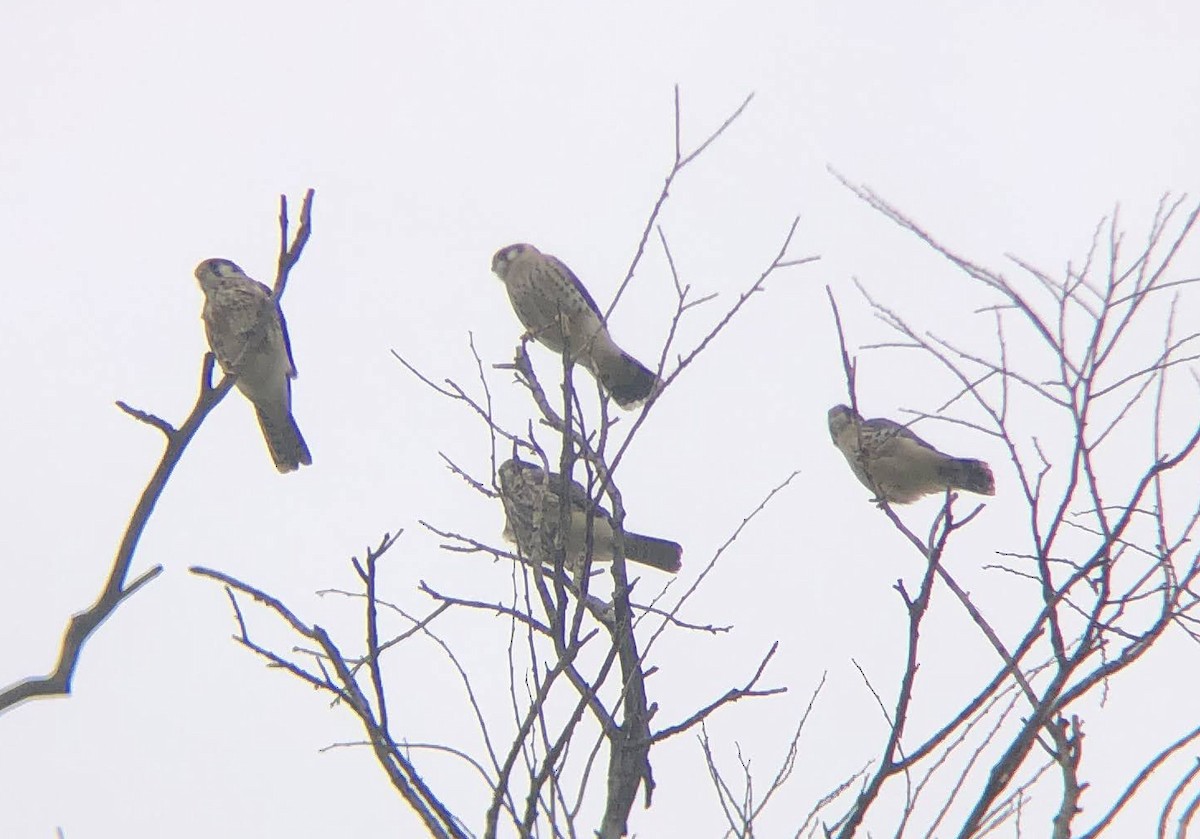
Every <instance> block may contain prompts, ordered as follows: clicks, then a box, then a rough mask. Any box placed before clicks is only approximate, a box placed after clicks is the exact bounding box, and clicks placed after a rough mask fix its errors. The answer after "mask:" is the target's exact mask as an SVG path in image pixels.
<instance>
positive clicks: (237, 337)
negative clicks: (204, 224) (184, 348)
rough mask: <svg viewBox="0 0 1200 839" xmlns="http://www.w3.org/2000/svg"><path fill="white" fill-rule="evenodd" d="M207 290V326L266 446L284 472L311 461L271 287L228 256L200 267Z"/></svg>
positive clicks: (198, 275) (293, 369) (282, 325)
mask: <svg viewBox="0 0 1200 839" xmlns="http://www.w3.org/2000/svg"><path fill="white" fill-rule="evenodd" d="M196 279H197V280H199V281H200V288H201V290H202V291H203V292H204V311H203V313H202V314H201V318H203V320H204V331H205V333H207V335H208V345H209V346H210V347H211V348H212V351H213V354H214V355H215V356H216V357H217V361H218V362H219V363H220V365H221V369H222V370H224V371H225V372H226V373H229V374H232V375H236V376H237V389H238V390H240V391H241V392H242V393H243V394H244V395H245V397H246V398H247V399H249V400H250V402H251V403H252V404H253V405H254V410H255V411H256V412H257V413H258V424H259V425H260V426H262V432H263V436H264V437H265V438H266V439H267V448H268V449H269V450H270V452H271V457H272V458H273V459H274V461H275V468H276V469H278V470H279V471H280V472H291V471H293V470H295V469H298V468H300V465H301V464H304V465H308V464H310V463H312V455H311V454H309V453H308V446H307V445H306V444H305V442H304V437H302V436H301V435H300V429H299V428H297V427H296V420H295V419H294V418H293V417H292V379H294V378H295V377H296V365H295V364H294V363H293V362H292V347H291V344H290V343H289V341H288V334H287V323H285V322H284V320H283V312H282V311H281V310H280V308H279V304H278V303H276V302H275V299H274V297H272V295H271V289H269V288H267V287H266V286H265V285H263V284H262V283H260V282H257V281H255V280H252V279H250V278H249V277H247V276H246V274H245V273H244V272H243V271H242V269H241V268H239V267H237V266H236V265H234V264H233V263H232V262H230V261H229V260H228V259H206V260H204V261H203V262H201V263H200V264H199V265H197V266H196Z"/></svg>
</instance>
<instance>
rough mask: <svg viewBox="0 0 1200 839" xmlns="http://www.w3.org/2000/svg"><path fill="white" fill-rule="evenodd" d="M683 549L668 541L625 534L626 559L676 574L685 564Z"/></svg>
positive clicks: (635, 534)
mask: <svg viewBox="0 0 1200 839" xmlns="http://www.w3.org/2000/svg"><path fill="white" fill-rule="evenodd" d="M682 557H683V548H682V547H681V546H680V545H679V544H678V543H676V542H671V541H669V540H667V539H656V538H654V537H653V536H642V535H641V534H638V533H626V534H625V558H626V559H628V560H629V561H630V562H640V563H641V564H642V565H650V566H652V567H654V568H660V569H662V570H663V571H669V572H671V573H672V574H674V573H675V572H676V571H678V570H679V568H680V566H681V565H682V564H683V562H682Z"/></svg>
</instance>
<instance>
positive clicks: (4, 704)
mask: <svg viewBox="0 0 1200 839" xmlns="http://www.w3.org/2000/svg"><path fill="white" fill-rule="evenodd" d="M312 200H313V190H311V189H310V190H309V191H308V193H307V194H306V195H305V197H304V203H303V205H302V206H301V209H300V225H299V227H298V228H297V229H296V233H295V236H294V237H292V236H291V234H290V231H289V221H288V205H287V196H280V198H279V234H280V243H279V260H278V266H277V270H276V273H275V284H274V294H275V298H276V299H279V298H280V297H281V296H282V295H283V291H284V288H285V287H286V285H287V279H288V274H289V273H290V272H291V270H292V267H293V266H295V264H296V263H297V261H299V259H300V254H301V253H302V252H303V250H304V245H305V243H307V242H308V238H309V235H310V234H311V232H312ZM289 239H290V241H289ZM214 364H215V358H214V357H213V354H212V353H206V354H205V356H204V360H203V362H202V363H201V366H200V388H199V393H198V394H197V396H196V403H195V404H194V405H193V406H192V409H191V411H190V412H189V413H188V415H187V417H186V418H185V419H184V421H183V422H182V423H181V424H180V425H179V426H178V427H176V426H174V425H172V424H171V423H170V422H168V421H167V420H165V419H162V418H161V417H159V416H158V415H156V414H152V413H148V412H146V411H142V410H139V409H137V408H133V407H131V406H129V405H127V404H126V403H124V402H117V407H119V408H120V409H121V410H122V411H124V412H125V413H126V414H128V415H129V416H131V417H133V418H134V419H136V420H138V421H139V422H143V423H145V424H146V425H148V426H150V427H152V428H156V429H158V430H159V431H161V432H162V434H163V436H164V437H165V438H166V445H165V448H164V449H163V453H162V457H161V458H159V461H158V466H156V467H155V469H154V472H153V473H152V474H151V475H150V479H149V480H148V481H147V482H146V486H145V488H144V489H143V490H142V494H141V497H140V498H139V499H138V503H137V505H136V506H135V507H134V509H133V513H132V515H131V516H130V519H129V524H128V526H127V527H126V528H125V533H124V534H123V535H122V537H121V542H120V544H119V545H118V546H117V553H116V556H115V557H114V559H113V563H112V567H111V568H110V569H109V572H108V577H107V579H106V580H105V582H104V585H103V587H102V588H101V590H100V594H99V596H98V597H97V598H96V602H95V603H93V604H92V605H91V606H89V607H87V608H86V609H84V610H83V611H80V612H77V613H76V614H75V615H73V616H72V617H71V619H70V620H69V621H68V622H67V626H66V629H65V631H64V632H63V639H62V643H61V644H60V646H59V651H58V661H57V663H56V664H55V666H54V669H53V670H52V671H51V672H49V673H48V674H46V675H44V676H30V677H28V678H25V679H21V680H19V681H17V682H15V683H13V684H12V685H9V686H8V687H6V688H4V689H3V690H0V713H4V712H5V711H8V710H11V709H13V708H15V707H16V706H17V705H19V704H21V703H22V702H25V701H26V700H29V699H36V698H45V697H51V696H66V695H68V694H70V692H71V678H72V676H73V675H74V673H75V668H76V666H77V665H78V663H79V658H80V656H81V655H82V654H83V646H84V644H85V643H86V642H87V640H88V638H90V637H91V635H92V633H93V632H95V631H96V630H97V629H98V628H99V627H100V625H101V624H102V623H104V621H106V620H107V619H108V618H109V617H110V616H111V615H112V614H113V613H114V612H115V611H116V609H117V607H118V606H120V605H121V604H122V603H123V602H124V601H125V600H126V599H127V598H129V597H131V596H133V595H134V594H135V593H136V592H137V591H138V590H139V589H141V588H142V587H143V586H144V585H146V584H147V583H149V582H150V581H151V580H153V579H154V578H155V577H157V576H158V575H159V574H160V573H162V566H161V565H156V566H154V567H152V568H150V569H149V570H147V571H143V572H142V573H141V574H139V575H138V576H137V577H135V578H134V579H133V580H132V581H130V580H129V572H130V569H131V567H132V565H133V559H134V554H135V552H136V551H137V546H138V541H139V540H140V539H141V536H142V532H143V531H144V530H145V529H146V524H147V523H148V522H149V521H150V516H151V515H152V514H153V513H154V507H155V505H156V504H157V503H158V499H159V498H160V497H161V496H162V493H163V491H164V490H165V489H166V487H167V482H168V481H169V480H170V478H171V473H172V472H174V470H175V467H176V466H177V465H178V463H179V461H180V459H181V458H182V457H183V453H184V451H185V450H186V449H187V447H188V444H189V443H191V441H192V438H193V437H194V436H195V435H196V432H197V431H199V430H200V425H201V424H202V423H203V422H204V419H205V417H207V416H208V415H209V413H210V412H211V411H212V410H213V408H215V407H217V405H218V404H219V403H220V402H221V400H222V399H224V398H225V394H227V393H229V389H230V388H232V387H233V385H234V381H235V378H234V377H233V376H222V378H221V380H220V381H218V382H216V383H215V384H214V383H213V378H212V377H213V369H214Z"/></svg>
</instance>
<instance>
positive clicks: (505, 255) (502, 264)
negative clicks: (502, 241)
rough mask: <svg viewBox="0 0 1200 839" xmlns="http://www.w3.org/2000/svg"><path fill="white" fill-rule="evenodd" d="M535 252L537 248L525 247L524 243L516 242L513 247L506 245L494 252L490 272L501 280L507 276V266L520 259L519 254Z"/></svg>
mask: <svg viewBox="0 0 1200 839" xmlns="http://www.w3.org/2000/svg"><path fill="white" fill-rule="evenodd" d="M537 252H538V249H537V248H535V247H534V246H533V245H527V244H525V243H524V242H518V243H517V244H515V245H507V246H505V247H503V248H501V249H500V250H498V251H496V255H495V256H493V257H492V272H493V273H494V274H495V275H496V276H497V277H499V278H500V279H502V280H503V279H504V277H505V275H507V274H508V266H509V265H511V264H512V263H513V261H514V260H516V259H517V258H518V257H520V256H521V254H524V253H537Z"/></svg>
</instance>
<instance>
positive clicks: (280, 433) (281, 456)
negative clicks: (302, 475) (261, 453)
mask: <svg viewBox="0 0 1200 839" xmlns="http://www.w3.org/2000/svg"><path fill="white" fill-rule="evenodd" d="M255 413H257V414H258V425H259V427H260V428H262V433H263V438H264V439H265V440H266V441H267V449H268V450H269V451H270V453H271V459H272V460H274V461H275V468H276V469H278V470H279V471H280V472H294V471H295V470H296V469H299V468H300V467H301V466H302V465H303V466H308V465H310V464H311V463H312V454H310V453H309V451H308V444H307V443H305V442H304V435H302V434H301V433H300V428H299V427H298V426H297V425H296V419H295V417H293V416H292V414H291V412H290V411H285V412H283V413H281V414H279V415H274V414H268V413H265V412H264V411H263V410H262V409H261V408H259V407H257V406H256V407H255Z"/></svg>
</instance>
